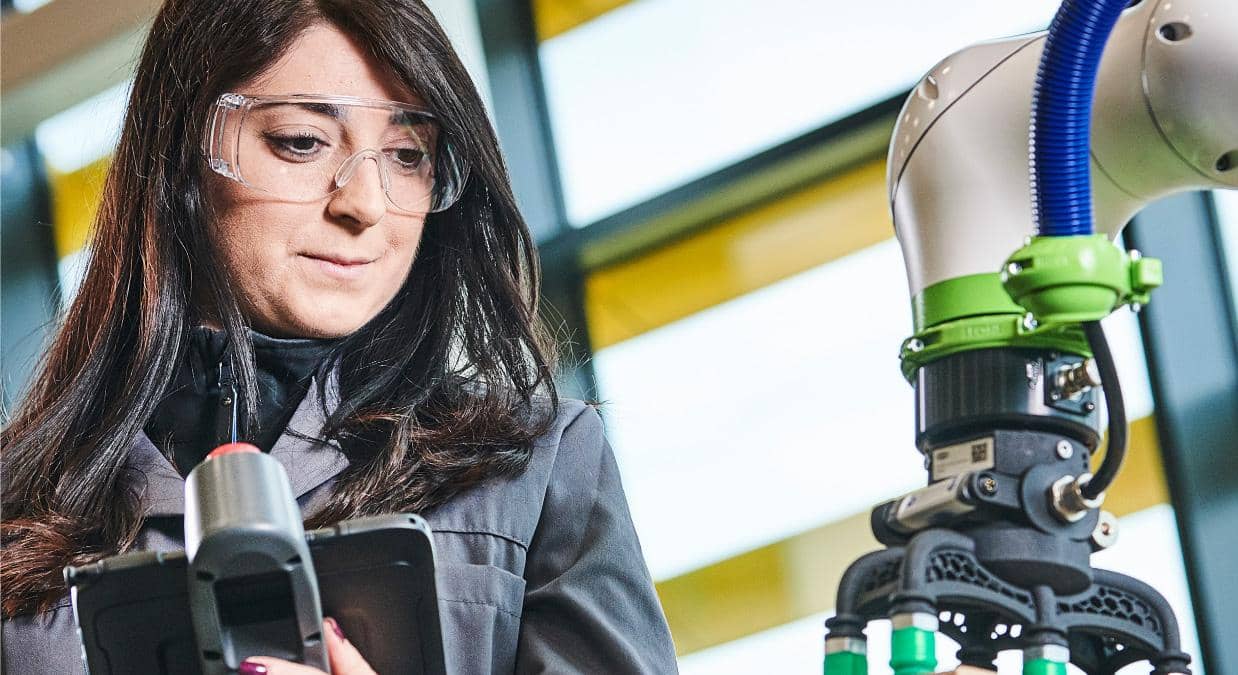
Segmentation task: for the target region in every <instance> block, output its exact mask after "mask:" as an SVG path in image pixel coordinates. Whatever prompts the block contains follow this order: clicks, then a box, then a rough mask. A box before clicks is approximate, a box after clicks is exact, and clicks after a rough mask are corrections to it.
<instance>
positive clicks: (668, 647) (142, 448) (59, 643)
mask: <svg viewBox="0 0 1238 675" xmlns="http://www.w3.org/2000/svg"><path fill="white" fill-rule="evenodd" d="M332 393H333V392H331V391H330V390H329V391H328V397H329V399H330V398H332ZM331 402H332V401H330V400H329V403H331ZM322 423H323V414H322V406H321V405H320V404H319V397H318V396H317V387H316V386H311V387H310V393H309V394H308V395H306V397H305V399H304V400H303V401H302V403H301V405H300V406H299V407H298V408H297V410H296V412H295V413H294V415H293V417H292V421H291V422H290V423H289V425H288V428H289V430H297V431H300V432H302V433H304V434H308V435H311V436H313V435H316V434H317V432H318V431H319V430H320V429H321V428H322ZM271 456H272V457H274V458H275V459H276V460H278V461H279V462H280V464H282V465H283V467H284V469H285V470H287V472H288V477H289V479H290V481H291V483H292V490H293V493H294V494H295V495H297V501H298V503H299V504H300V506H301V511H302V513H304V514H310V513H313V512H314V511H315V510H316V509H318V508H319V507H320V506H321V505H322V504H323V503H324V500H325V498H326V497H327V495H328V494H329V490H330V488H331V485H332V483H333V481H334V479H335V477H336V476H337V475H338V474H339V473H340V471H342V470H343V469H344V468H345V467H347V466H348V461H347V459H346V458H345V456H344V454H343V453H342V452H340V450H339V448H338V447H337V446H335V445H334V444H323V443H316V442H312V441H306V440H303V439H301V438H298V437H297V435H295V434H291V433H288V432H287V431H285V433H284V435H283V436H282V437H280V439H279V440H278V442H277V443H276V444H275V446H274V447H273V448H272V449H271ZM129 461H130V464H131V466H134V467H135V468H138V469H139V470H140V471H141V472H142V473H143V474H144V475H145V477H146V493H145V495H146V500H145V504H146V511H147V513H146V515H147V520H146V521H145V523H144V526H143V529H142V532H141V535H140V536H139V539H138V542H137V545H136V547H135V550H143V549H153V550H176V549H180V548H182V546H183V542H182V540H181V539H180V538H179V537H180V531H179V530H180V527H179V522H178V521H179V519H180V517H181V516H182V515H183V513H184V480H183V479H182V478H181V476H180V474H178V473H177V471H176V470H175V469H174V468H173V467H172V465H171V464H170V463H169V462H168V460H167V459H166V458H165V457H164V456H163V454H162V453H161V452H160V451H159V450H158V448H156V447H155V445H154V444H153V443H151V441H150V439H149V438H147V437H146V435H145V434H142V435H139V436H138V437H137V439H136V440H135V442H134V444H133V446H132V447H131V449H130V458H129ZM421 515H422V516H423V517H424V518H425V519H426V520H427V521H428V522H429V524H430V527H431V529H432V530H433V532H434V544H435V553H436V556H437V560H436V566H437V583H438V594H439V610H440V614H441V617H442V627H443V641H444V645H443V647H444V652H445V655H446V659H447V668H448V672H449V673H452V674H453V675H454V674H456V673H512V672H516V673H543V672H545V673H674V672H676V665H675V651H674V647H673V645H672V643H671V636H670V631H669V629H668V628H667V624H666V619H665V618H664V616H663V613H662V608H661V606H660V605H659V603H658V599H657V596H656V595H655V594H654V588H653V582H652V580H651V579H650V576H649V571H648V569H647V568H646V566H645V562H644V558H643V557H642V555H641V550H640V544H639V543H638V541H637V538H636V532H635V530H634V529H633V526H632V520H631V517H630V515H629V513H628V507H627V501H626V499H625V497H624V494H623V488H622V486H621V485H620V481H619V473H618V469H617V466H616V464H615V458H614V455H613V453H612V451H611V449H610V445H609V444H608V443H607V442H606V438H605V436H604V435H603V429H602V421H601V418H600V417H599V416H598V414H597V412H596V411H595V410H594V409H593V408H592V407H589V406H586V405H585V404H584V403H582V402H580V401H575V400H566V401H564V402H563V404H562V406H561V410H560V414H559V417H558V419H557V420H556V421H555V424H554V426H553V427H552V428H551V429H550V431H548V432H547V433H546V434H545V435H544V436H542V437H541V438H539V439H538V440H537V442H536V443H535V446H534V449H533V459H532V462H531V464H530V465H529V469H528V471H526V472H525V473H524V474H523V475H521V476H519V477H518V478H515V479H510V480H495V481H490V482H488V483H484V484H482V485H479V486H476V487H474V488H472V489H470V490H468V491H466V492H464V493H461V494H460V495H458V496H457V497H455V498H454V499H452V500H451V501H449V502H448V503H446V504H444V505H442V506H440V507H438V508H436V509H434V510H432V511H430V512H428V513H422V514H421ZM3 640H4V641H3V643H2V644H3V658H2V659H0V660H2V662H3V672H4V673H5V674H6V675H36V674H41V673H55V674H56V675H61V674H64V673H74V672H82V671H83V666H82V663H81V650H80V647H79V642H78V637H77V635H76V632H75V625H74V621H73V610H72V607H71V606H70V603H69V599H68V597H66V598H65V599H64V600H63V601H62V602H61V603H60V604H59V605H58V606H57V607H56V608H55V609H54V610H52V611H51V612H48V613H46V614H43V615H38V616H24V617H17V618H16V619H13V620H5V621H4V632H3Z"/></svg>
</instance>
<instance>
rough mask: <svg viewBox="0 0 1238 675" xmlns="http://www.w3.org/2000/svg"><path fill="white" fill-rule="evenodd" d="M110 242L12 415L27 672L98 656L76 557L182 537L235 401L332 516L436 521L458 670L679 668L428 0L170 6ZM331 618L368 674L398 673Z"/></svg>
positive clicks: (9, 495) (22, 656) (615, 481)
mask: <svg viewBox="0 0 1238 675" xmlns="http://www.w3.org/2000/svg"><path fill="white" fill-rule="evenodd" d="M226 94H235V95H234V96H226ZM199 139H200V142H199ZM93 237H94V238H93V239H92V241H91V245H90V248H91V251H92V252H93V255H92V256H91V257H90V263H89V266H88V268H87V271H86V274H85V278H84V281H83V283H82V285H81V290H80V291H79V294H78V295H77V296H76V298H75V299H74V301H73V303H72V305H71V307H70V308H69V310H68V312H67V314H66V316H65V319H64V322H63V324H62V326H61V327H60V329H59V331H58V333H57V335H56V337H55V340H54V342H53V344H52V345H51V347H50V349H49V351H48V353H47V354H46V356H45V359H44V361H43V364H42V370H41V371H40V373H39V375H38V377H37V378H36V380H35V383H34V384H33V386H32V388H31V390H30V392H29V394H28V395H27V397H26V398H25V400H24V402H23V404H22V406H21V407H20V408H19V409H18V410H17V411H16V412H15V414H14V417H13V419H12V421H11V423H10V424H9V425H8V427H7V428H6V429H5V430H4V439H3V469H4V473H3V538H4V540H3V543H4V558H3V565H2V567H0V586H2V587H3V589H4V591H3V592H4V596H3V609H4V617H5V619H4V636H3V637H4V642H3V644H4V657H3V661H4V671H5V672H12V673H39V672H55V673H63V672H70V671H73V670H78V669H80V663H79V653H80V651H79V647H78V640H77V636H76V635H75V633H74V626H73V619H72V616H71V614H72V611H71V608H70V607H69V605H68V600H67V598H66V596H65V588H64V583H63V580H62V578H61V570H62V569H63V567H64V566H66V565H81V564H84V563H87V562H91V561H94V560H98V559H100V558H103V557H106V556H109V555H114V554H116V553H118V552H122V551H133V550H142V549H163V550H166V549H176V548H180V547H181V546H182V545H183V541H182V533H181V531H180V520H181V513H182V512H183V511H182V510H183V498H182V496H181V495H182V494H183V492H182V491H183V485H184V483H183V477H184V475H186V474H187V473H188V472H189V470H190V469H192V468H193V465H194V464H196V463H197V462H198V461H200V460H201V459H202V458H203V456H204V454H205V453H206V452H207V451H209V450H210V449H211V448H213V447H214V446H215V445H217V444H218V443H220V442H224V441H226V440H228V437H229V436H230V435H231V433H232V426H233V424H234V420H235V425H236V427H237V432H238V433H239V434H240V436H241V438H242V440H249V441H252V442H254V443H255V444H257V445H259V446H260V447H261V448H262V449H263V450H265V451H269V452H270V453H271V455H272V456H273V457H275V458H276V459H278V460H279V461H280V462H281V463H282V464H283V465H284V467H285V469H286V470H287V471H288V473H289V477H290V480H291V482H292V485H293V489H294V492H295V493H296V494H297V496H298V501H299V503H300V504H301V507H302V511H303V514H304V515H305V517H306V524H307V526H308V527H321V526H324V525H328V524H331V523H335V522H338V521H340V520H343V519H347V518H351V517H355V516H361V515H369V514H378V513H390V512H400V511H412V512H417V513H420V514H422V515H423V516H424V517H425V518H426V519H427V520H428V521H429V523H430V526H431V528H432V529H433V530H434V531H435V546H436V549H437V555H438V560H437V564H438V591H439V597H440V612H441V615H442V622H443V636H444V649H445V652H446V656H447V662H448V667H449V672H452V673H466V672H478V673H481V672H512V671H520V672H524V671H543V670H545V671H552V672H671V671H673V670H674V669H675V664H674V653H673V648H672V646H671V642H670V636H669V633H668V631H667V628H666V623H665V620H664V618H663V616H662V612H661V608H660V607H659V605H658V602H657V599H656V596H655V595H654V593H653V586H652V583H651V581H650V578H649V574H648V571H647V569H646V568H645V566H644V563H643V558H642V557H641V554H640V547H639V544H638V543H637V539H636V535H635V532H634V531H633V528H632V524H631V519H630V517H629V515H628V510H627V505H626V502H625V501H624V497H623V492H622V488H621V486H620V483H619V478H618V474H617V471H616V467H615V462H614V458H613V456H612V454H611V452H610V449H609V447H608V446H607V444H606V441H605V439H604V437H603V434H602V427H601V423H600V419H599V417H598V415H597V413H596V412H595V411H594V410H593V409H592V408H591V407H588V406H585V405H584V404H582V403H580V402H578V401H560V400H559V399H558V398H557V396H556V395H555V392H554V386H553V383H552V382H551V379H550V378H551V372H552V370H551V369H552V358H551V353H550V349H549V347H548V346H547V344H546V343H545V342H544V340H543V337H542V333H541V331H540V329H539V327H538V323H537V318H536V307H537V293H536V288H537V281H538V272H537V269H538V268H537V260H536V252H535V250H534V247H533V243H532V240H531V237H530V235H529V232H528V229H527V228H526V226H525V224H524V222H523V221H522V219H521V217H520V214H519V213H518V212H517V209H516V206H515V203H514V200H513V197H512V194H511V190H510V186H509V182H508V178H507V175H506V172H505V168H504V166H503V162H502V159H501V157H500V155H499V151H498V144H497V141H496V139H495V137H494V133H493V131H492V129H491V127H490V125H489V123H488V121H487V118H486V116H485V113H484V110H483V107H482V104H481V101H480V99H479V97H478V95H477V93H476V91H475V89H474V87H473V85H472V83H471V81H470V80H469V78H468V75H467V74H466V72H465V70H464V68H463V67H462V66H461V64H460V62H459V60H458V59H457V57H456V56H455V54H454V52H453V51H452V49H451V46H450V45H449V43H448V41H447V39H446V37H445V36H444V34H443V32H442V30H441V29H440V27H439V26H438V25H437V24H436V22H435V21H434V19H433V17H432V16H431V14H430V13H429V11H427V9H426V8H425V7H424V6H423V5H422V4H421V3H420V2H418V1H417V0H401V1H399V2H395V1H393V0H366V1H359V0H276V1H267V2H260V3H256V2H252V1H250V0H227V1H224V0H168V2H167V3H166V4H165V6H164V7H163V8H162V9H161V11H160V12H159V14H158V16H157V17H156V18H155V21H154V24H153V27H152V30H151V33H150V36H149V38H148V41H147V44H146V47H145V49H144V51H143V53H142V56H141V59H140V62H139V64H138V67H137V76H136V79H135V82H134V86H133V91H132V95H131V98H130V102H129V108H128V113H127V115H126V117H125V122H124V129H123V132H122V135H121V138H120V142H119V145H118V147H117V150H116V153H115V155H114V158H113V162H112V169H111V171H110V172H109V174H108V178H107V182H106V185H105V188H104V194H103V201H102V205H101V208H100V211H99V215H98V217H97V220H96V223H95V228H94V235H93ZM328 623H329V625H330V626H332V627H338V624H334V623H333V622H328ZM328 637H329V643H328V647H329V649H330V651H331V657H332V662H333V664H334V668H333V670H334V672H336V673H337V675H338V674H339V673H355V672H368V667H367V666H365V664H364V654H360V655H358V654H357V653H356V652H355V650H352V649H351V647H350V646H349V644H348V643H347V641H346V640H341V639H339V638H337V637H336V635H335V634H330V635H329V636H328ZM245 668H246V669H247V670H246V671H245V672H251V673H258V672H271V673H279V672H286V673H294V672H306V670H305V669H304V667H301V666H295V665H292V664H287V663H284V662H278V661H276V660H273V659H265V658H261V659H256V660H254V661H252V662H251V663H249V664H247V665H246V666H245Z"/></svg>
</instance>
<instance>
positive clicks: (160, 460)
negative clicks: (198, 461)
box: [128, 371, 348, 517]
mask: <svg viewBox="0 0 1238 675" xmlns="http://www.w3.org/2000/svg"><path fill="white" fill-rule="evenodd" d="M326 394H327V405H326V409H327V411H328V413H329V412H330V411H333V410H334V409H335V407H336V406H337V405H338V404H339V382H338V378H337V377H336V373H335V371H332V372H331V376H330V377H329V378H328V380H327V386H326ZM320 400H321V399H320V397H319V395H318V385H317V381H316V378H314V379H311V380H310V387H309V391H308V392H306V394H305V397H304V398H303V399H302V400H301V403H300V405H298V406H297V409H296V411H294V412H293V414H292V419H291V420H290V421H289V422H288V427H287V429H285V430H284V433H283V434H282V435H281V436H280V437H279V440H277V441H276V442H275V445H274V446H273V447H272V448H271V452H270V455H271V457H273V458H274V459H275V460H276V461H277V462H279V463H280V464H281V465H282V466H283V467H284V471H285V472H287V474H288V481H289V483H290V484H291V485H292V494H293V495H294V496H295V497H297V498H298V499H300V498H301V497H302V496H304V495H305V494H306V493H308V492H309V491H310V490H313V489H314V488H316V487H318V486H319V485H322V484H323V483H325V482H326V481H328V480H330V479H332V478H334V477H335V476H337V475H339V473H340V472H341V471H343V470H344V469H345V468H346V467H347V466H348V459H347V458H346V457H345V456H344V453H343V452H342V451H341V450H340V447H339V444H338V443H337V442H335V441H334V440H331V441H327V442H320V441H317V440H310V439H314V438H317V437H318V435H319V433H320V432H321V431H322V428H323V425H324V423H325V422H326V416H325V415H324V411H323V407H324V406H323V405H322V404H321V403H320ZM294 431H295V432H299V434H304V435H305V436H308V437H310V438H309V439H306V438H302V437H301V436H300V435H299V434H298V433H292V432H294ZM128 466H129V467H130V468H131V469H134V470H136V471H137V472H138V475H139V477H138V478H137V481H138V485H139V486H141V485H142V478H144V479H145V485H144V487H142V489H141V494H142V495H143V501H144V509H145V515H146V517H151V516H179V515H184V513H185V479H184V478H182V477H181V475H180V474H179V473H177V471H176V468H175V467H173V466H172V463H171V462H170V461H168V458H167V457H164V455H163V453H162V452H160V450H159V448H157V447H155V444H154V443H153V442H152V441H151V440H150V437H149V436H147V435H146V432H145V431H142V432H139V433H138V435H137V437H136V438H135V439H134V441H133V444H132V445H131V446H130V448H129V460H128Z"/></svg>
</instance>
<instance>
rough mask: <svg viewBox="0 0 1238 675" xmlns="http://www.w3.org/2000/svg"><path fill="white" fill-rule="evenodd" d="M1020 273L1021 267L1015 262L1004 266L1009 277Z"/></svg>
mask: <svg viewBox="0 0 1238 675" xmlns="http://www.w3.org/2000/svg"><path fill="white" fill-rule="evenodd" d="M1022 271H1023V266H1022V265H1020V264H1019V263H1017V262H1012V263H1010V264H1009V265H1006V273H1007V274H1009V275H1010V276H1015V275H1016V274H1018V273H1020V272H1022Z"/></svg>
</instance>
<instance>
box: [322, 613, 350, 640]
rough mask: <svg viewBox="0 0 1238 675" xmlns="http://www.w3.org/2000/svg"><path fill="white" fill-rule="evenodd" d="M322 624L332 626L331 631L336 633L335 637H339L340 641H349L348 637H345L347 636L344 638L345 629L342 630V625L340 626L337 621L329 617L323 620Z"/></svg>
mask: <svg viewBox="0 0 1238 675" xmlns="http://www.w3.org/2000/svg"><path fill="white" fill-rule="evenodd" d="M322 622H323V623H325V624H327V625H328V626H330V627H331V630H333V631H335V635H336V637H338V638H339V639H341V640H347V639H348V638H347V637H345V636H344V629H343V628H340V624H339V623H338V622H336V620H335V619H332V618H331V617H327V618H325V619H323V620H322Z"/></svg>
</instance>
